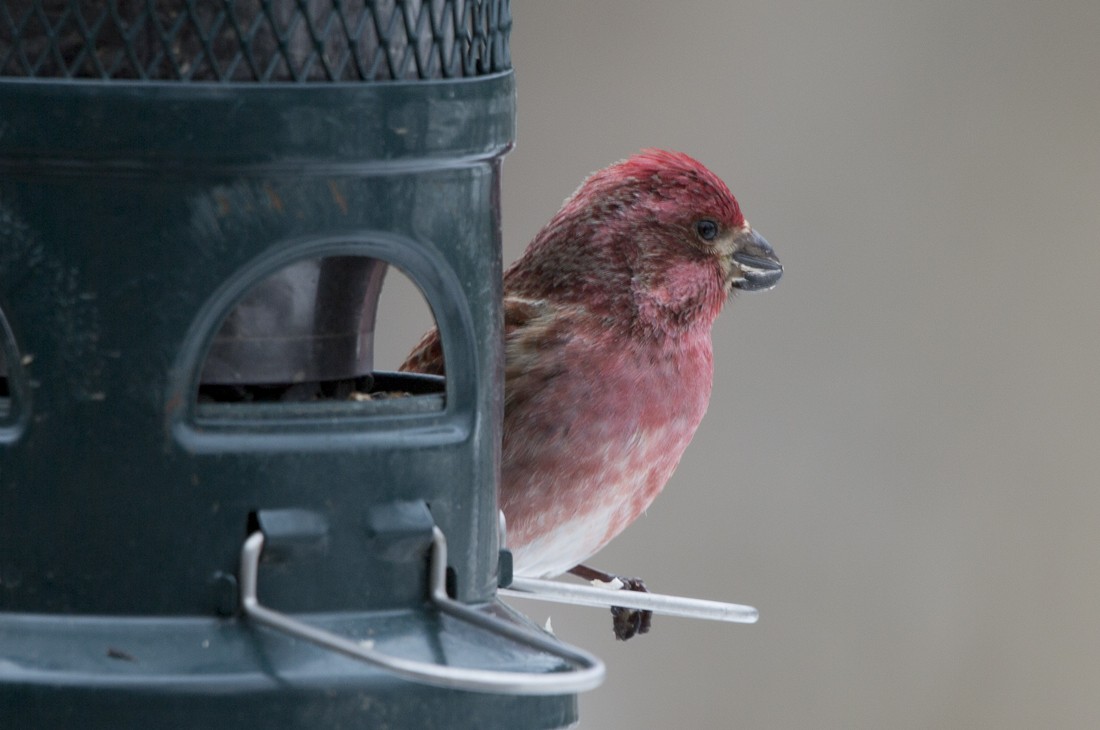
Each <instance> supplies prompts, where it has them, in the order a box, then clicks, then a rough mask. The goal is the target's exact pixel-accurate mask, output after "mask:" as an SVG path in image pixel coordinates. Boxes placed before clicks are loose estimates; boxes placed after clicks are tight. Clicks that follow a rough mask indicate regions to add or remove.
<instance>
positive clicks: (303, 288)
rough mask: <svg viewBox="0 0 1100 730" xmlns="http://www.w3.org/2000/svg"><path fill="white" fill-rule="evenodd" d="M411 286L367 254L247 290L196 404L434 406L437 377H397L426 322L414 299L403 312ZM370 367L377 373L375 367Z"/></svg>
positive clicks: (211, 354) (290, 272)
mask: <svg viewBox="0 0 1100 730" xmlns="http://www.w3.org/2000/svg"><path fill="white" fill-rule="evenodd" d="M383 284H385V286H383ZM410 289H411V290H412V291H414V292H416V293H417V294H419V289H417V288H416V286H415V284H413V283H412V282H411V280H409V279H408V277H406V276H405V275H404V274H403V273H402V272H401V271H400V270H399V269H397V268H395V267H392V266H390V265H389V264H387V263H386V262H385V261H382V260H379V259H375V258H370V257H366V256H328V257H324V258H319V259H310V260H304V261H298V262H295V263H293V264H290V265H289V266H286V267H285V268H283V269H281V270H279V271H277V272H275V273H274V274H272V275H270V276H268V277H267V278H265V279H263V280H262V281H260V282H259V283H257V284H255V285H254V286H253V287H252V288H251V289H250V290H248V291H247V292H246V293H245V294H244V296H243V297H241V298H240V299H239V300H238V302H237V303H236V305H234V307H233V308H232V309H231V311H230V312H229V314H228V315H227V316H226V317H225V319H224V320H223V321H222V323H221V325H220V327H219V329H218V332H217V334H216V335H215V337H214V339H213V341H212V343H211V345H210V348H209V350H208V353H207V358H206V361H205V363H204V365H203V370H202V376H201V379H200V384H199V389H198V394H197V398H198V402H199V403H200V404H247V403H256V404H259V403H295V404H309V403H325V404H332V403H355V404H366V403H378V402H379V401H399V400H402V399H406V400H407V399H417V400H419V401H421V402H418V403H417V404H416V405H415V407H413V408H412V410H416V411H418V412H419V411H423V410H425V406H426V405H428V404H427V403H425V402H424V399H423V398H422V397H423V396H428V397H430V398H429V400H430V401H432V402H435V403H437V404H438V405H437V406H436V407H437V408H442V407H443V393H444V391H445V381H444V378H443V377H440V376H434V375H423V374H418V373H402V372H397V368H398V366H399V365H400V364H401V362H402V361H403V360H404V356H405V354H407V353H408V352H409V350H411V349H412V347H413V346H414V345H415V344H416V343H417V342H418V341H419V340H420V337H421V336H422V335H423V333H424V332H426V331H427V330H428V329H429V328H431V327H432V326H433V325H434V318H433V317H432V314H431V309H430V307H429V306H428V304H427V302H426V301H425V300H424V298H423V295H422V294H419V300H420V305H421V306H420V308H419V310H416V309H415V308H413V309H412V311H410V304H409V303H410V302H411V301H414V300H416V299H417V298H418V297H417V296H415V295H410ZM380 313H381V316H380ZM416 315H419V318H417V316H416ZM409 322H413V323H414V324H412V326H411V327H410V326H409ZM379 355H381V356H382V357H381V360H380V359H379ZM379 362H381V363H384V365H385V368H384V369H376V365H377V364H379ZM410 405H411V404H410ZM431 409H432V408H428V410H431ZM387 410H392V409H391V408H388V409H387Z"/></svg>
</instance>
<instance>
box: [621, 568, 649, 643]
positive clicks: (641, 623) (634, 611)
mask: <svg viewBox="0 0 1100 730" xmlns="http://www.w3.org/2000/svg"><path fill="white" fill-rule="evenodd" d="M615 577H616V578H618V579H619V580H620V581H621V582H622V584H623V587H622V590H624V591H638V592H639V593H649V589H648V588H646V587H645V581H643V580H642V579H641V578H623V577H622V576H615ZM652 623H653V612H652V611H647V610H644V609H640V608H624V607H623V606H612V607H611V626H612V630H614V632H615V638H616V639H618V640H619V641H626V640H627V639H631V638H633V637H634V636H636V635H637V634H648V633H649V627H650V625H651V624H652Z"/></svg>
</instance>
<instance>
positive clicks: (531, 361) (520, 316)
mask: <svg viewBox="0 0 1100 730" xmlns="http://www.w3.org/2000/svg"><path fill="white" fill-rule="evenodd" d="M562 315H563V312H562V311H561V309H560V308H558V307H555V306H553V305H551V304H549V303H548V302H546V301H545V300H542V299H524V298H520V297H505V298H504V353H505V368H504V381H505V383H507V385H508V387H507V389H506V390H507V393H506V394H505V403H508V402H509V399H514V398H515V395H514V394H515V393H517V392H532V391H531V390H528V388H532V387H534V388H537V387H538V386H539V385H540V384H545V383H546V382H547V381H549V380H552V379H553V378H555V377H557V376H559V375H561V374H562V373H563V372H564V368H563V367H562V363H561V360H560V359H559V358H555V357H550V358H547V357H546V355H547V354H549V353H550V352H551V351H553V350H556V349H558V348H560V347H563V346H564V345H565V344H566V343H567V342H568V341H569V340H570V339H571V337H570V335H569V334H568V331H569V329H570V328H569V320H570V318H569V317H568V316H565V317H563V316H562ZM540 355H541V356H540ZM398 369H399V370H401V371H402V372H414V373H426V374H429V375H444V374H445V369H446V368H445V366H444V362H443V347H442V344H441V342H440V339H439V329H438V328H437V327H433V328H432V329H430V330H428V332H427V333H425V334H424V336H423V337H421V338H420V342H418V343H417V344H416V346H415V347H413V349H412V351H411V352H410V353H409V355H408V357H406V358H405V362H403V363H401V367H400V368H398ZM534 392H537V390H536V391H534Z"/></svg>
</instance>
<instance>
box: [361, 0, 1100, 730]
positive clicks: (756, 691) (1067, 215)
mask: <svg viewBox="0 0 1100 730" xmlns="http://www.w3.org/2000/svg"><path fill="white" fill-rule="evenodd" d="M513 13H514V16H515V28H514V33H513V36H512V54H513V60H514V64H515V68H516V78H517V83H518V89H519V92H518V104H519V130H518V146H517V148H516V149H515V151H514V152H512V153H511V154H510V155H509V156H508V157H507V159H506V161H505V166H504V179H505V187H504V199H503V209H504V239H505V262H510V261H511V260H513V259H514V258H516V257H517V256H518V255H519V253H520V252H521V251H522V249H523V247H524V245H525V244H526V242H527V241H528V240H530V238H531V237H532V236H533V235H534V233H535V232H536V231H537V230H538V228H539V227H540V226H541V225H542V224H543V223H545V222H546V221H547V220H548V219H549V218H550V217H551V216H552V215H553V214H554V212H555V211H556V210H557V208H558V206H559V205H560V203H561V201H562V199H563V198H564V197H565V196H567V195H568V194H569V193H571V192H572V191H573V189H574V188H575V187H576V186H577V184H578V183H579V182H580V181H581V179H582V178H583V177H584V176H585V175H586V174H587V173H588V172H590V171H591V170H593V169H596V168H598V167H602V166H604V165H606V164H608V163H610V162H612V161H615V160H617V159H620V158H622V157H625V156H627V155H629V154H631V153H632V152H635V151H636V150H638V149H640V148H642V147H646V146H660V147H667V148H670V149H677V150H682V151H684V152H687V153H689V154H691V155H693V156H695V157H697V158H698V159H700V160H701V161H703V162H704V163H705V164H706V165H707V166H709V167H710V168H711V169H713V170H714V171H715V172H717V173H718V174H719V175H720V176H721V177H723V178H724V179H725V180H726V182H727V183H729V185H730V188H731V189H732V190H733V192H734V194H735V195H736V196H737V197H738V198H739V200H740V201H741V204H742V207H743V209H744V211H745V212H746V215H747V216H748V218H749V220H750V221H751V222H752V224H753V225H754V226H755V227H756V228H757V230H759V231H760V232H761V233H762V234H763V235H764V236H765V237H767V238H768V240H769V241H771V243H772V244H773V245H774V247H775V249H776V251H777V252H778V253H779V255H780V257H781V259H782V260H783V263H784V265H785V266H786V274H785V276H784V278H783V281H782V282H781V283H780V285H779V287H778V288H777V289H775V290H774V291H772V292H768V293H764V294H752V295H741V296H740V297H738V298H737V299H736V300H735V301H733V302H732V306H730V307H728V308H727V310H726V312H725V313H724V315H723V316H722V317H721V318H720V319H719V321H718V324H717V326H716V328H715V331H714V342H715V370H716V382H715V386H714V396H713V400H712V402H711V407H710V412H709V413H708V415H707V418H706V420H705V421H704V422H703V425H702V427H701V428H700V430H699V432H698V434H697V435H696V437H695V441H694V443H693V444H692V446H691V448H690V449H688V452H687V454H686V455H685V456H684V459H683V461H682V462H681V465H680V469H679V471H678V472H677V473H676V475H675V476H674V478H673V479H672V481H671V483H670V484H669V485H668V487H667V488H666V490H665V492H664V493H663V494H662V495H661V497H659V498H658V500H657V502H656V503H655V504H654V506H653V507H652V508H651V509H650V510H649V514H648V515H647V516H646V517H645V518H643V519H641V520H639V521H638V522H637V523H635V524H634V525H633V526H632V527H631V528H630V529H629V530H627V532H626V533H625V534H624V535H623V536H621V537H620V538H618V539H617V540H616V541H615V542H613V543H612V544H611V546H609V547H608V548H607V549H605V550H604V551H603V552H602V553H601V554H600V555H599V556H598V557H597V558H596V559H594V560H593V561H592V562H593V564H595V565H598V566H600V567H603V568H605V569H607V570H611V571H616V572H620V573H624V574H629V575H640V576H643V577H644V578H645V579H646V580H647V582H648V583H649V586H650V588H651V589H653V590H656V591H660V592H667V593H679V594H685V595H692V596H699V597H709V598H714V599H720V600H729V601H736V602H742V603H750V604H753V605H755V606H757V607H758V608H759V609H760V611H761V620H760V622H759V624H757V625H756V626H737V625H731V624H715V623H707V622H697V621H687V620H683V619H675V618H667V617H665V618H662V617H657V618H656V620H655V622H654V629H653V632H652V633H651V634H650V635H648V636H645V637H642V638H640V639H634V640H632V641H630V642H628V643H625V644H624V643H617V642H615V640H614V639H613V637H612V635H611V631H610V619H609V617H608V616H607V615H606V614H605V612H603V611H602V610H596V609H569V608H563V607H560V606H554V605H551V604H536V603H530V602H523V603H522V604H519V603H517V606H520V607H521V608H523V609H524V610H526V611H527V612H529V614H530V615H531V616H532V617H533V618H535V619H537V620H538V621H540V622H542V621H544V620H545V619H546V617H547V616H551V617H552V619H553V626H554V628H555V630H556V632H557V633H558V635H559V636H561V637H562V638H564V639H565V640H567V641H570V642H573V643H576V644H579V645H581V646H584V647H587V648H589V649H591V650H593V651H595V652H596V653H597V654H599V655H601V656H602V657H603V658H604V659H605V660H606V661H607V664H608V669H609V674H608V679H607V682H606V683H605V684H604V686H603V687H602V688H600V689H599V690H596V691H595V692H592V693H589V694H587V695H585V696H583V698H582V700H581V716H582V721H581V727H582V728H607V729H609V730H615V729H618V728H670V727H678V728H720V727H744V728H768V729H775V728H892V729H901V728H997V729H1003V728H1038V727H1045V728H1095V727H1098V726H1100V584H1098V581H1097V565H1098V563H1100V529H1098V528H1100V489H1098V488H1097V473H1098V471H1100V447H1098V444H1097V443H1096V442H1097V436H1098V435H1100V378H1098V377H1097V374H1096V370H1097V360H1098V356H1100V327H1098V315H1100V286H1098V285H1097V284H1098V278H1100V273H1098V272H1100V246H1098V245H1097V243H1098V237H1100V236H1098V231H1100V3H1098V2H1096V0H1076V1H1073V2H1050V3H1034V2H1023V1H1008V0H1006V1H1002V2H969V3H958V2H946V1H942V0H937V1H933V2H873V1H869V0H862V1H861V0H824V1H822V2H805V3H794V2H786V1H776V0H748V1H743V2H717V1H714V2H669V1H668V0H662V1H659V2H637V1H635V2H627V1H626V0H619V1H617V2H608V1H606V0H604V1H601V2H598V3H597V2H584V1H582V0H572V1H568V2H567V1H565V0H558V1H557V2H545V0H544V1H543V2H537V1H536V0H516V1H515V2H514V3H513ZM395 278H396V277H395ZM391 306H397V308H396V309H394V310H393V311H395V312H397V313H399V314H400V315H401V316H402V317H404V316H406V315H407V314H408V312H409V309H408V307H407V305H406V304H404V303H402V304H399V305H391ZM420 315H421V317H427V316H428V315H426V314H425V313H424V312H420ZM409 316H412V315H409ZM383 317H384V319H383V321H388V320H386V319H385V314H383ZM401 321H402V322H404V321H405V320H401ZM408 321H410V322H411V321H413V320H411V319H410V320H408ZM423 321H424V320H423V319H421V320H416V324H412V325H410V327H412V328H413V329H416V330H417V331H419V329H420V328H421V326H422V323H423ZM427 321H430V320H427ZM406 338H407V341H403V342H401V343H399V344H396V345H393V347H394V350H393V352H395V353H399V352H400V351H403V350H404V349H405V348H406V347H407V346H408V345H410V344H411V340H413V339H415V338H409V337H408V336H407V333H406ZM392 357H393V358H394V359H400V354H396V355H393V356H392ZM381 364H382V365H386V364H391V365H392V364H395V363H385V362H383V363H381Z"/></svg>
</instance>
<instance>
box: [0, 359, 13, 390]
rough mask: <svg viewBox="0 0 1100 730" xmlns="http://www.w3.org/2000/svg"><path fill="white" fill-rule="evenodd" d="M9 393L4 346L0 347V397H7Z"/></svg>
mask: <svg viewBox="0 0 1100 730" xmlns="http://www.w3.org/2000/svg"><path fill="white" fill-rule="evenodd" d="M10 395H11V391H10V390H8V362H7V360H6V359H5V357H4V348H2V347H0V398H7V397H9V396H10Z"/></svg>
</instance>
